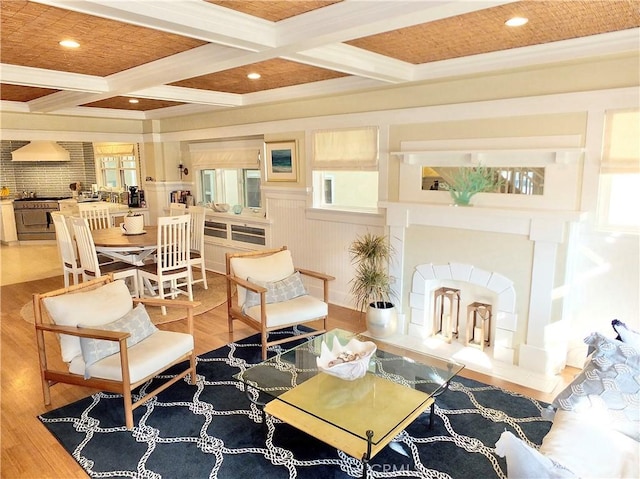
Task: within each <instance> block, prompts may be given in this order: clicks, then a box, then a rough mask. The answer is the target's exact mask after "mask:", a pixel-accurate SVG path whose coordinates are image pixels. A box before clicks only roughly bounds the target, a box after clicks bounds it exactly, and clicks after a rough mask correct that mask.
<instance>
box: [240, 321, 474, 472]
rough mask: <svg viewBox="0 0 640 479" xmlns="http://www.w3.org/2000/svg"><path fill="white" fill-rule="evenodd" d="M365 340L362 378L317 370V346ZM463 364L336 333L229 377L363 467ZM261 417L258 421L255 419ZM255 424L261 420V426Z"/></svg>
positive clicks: (265, 405) (264, 408) (430, 404)
mask: <svg viewBox="0 0 640 479" xmlns="http://www.w3.org/2000/svg"><path fill="white" fill-rule="evenodd" d="M354 337H355V338H356V339H358V340H361V341H372V342H374V343H375V344H376V346H377V350H376V352H375V353H374V355H373V356H372V357H371V360H370V362H369V368H368V371H367V373H366V374H365V376H364V377H362V378H360V379H356V380H353V381H347V380H344V379H340V378H337V377H334V376H331V375H329V374H326V373H324V372H322V371H320V370H319V369H318V367H317V365H316V358H317V357H318V356H320V351H321V345H322V342H323V341H324V342H326V343H327V345H328V346H329V348H331V346H332V344H333V341H335V340H337V341H339V342H340V344H341V345H343V346H344V345H346V344H347V343H348V342H349V340H350V339H352V338H354ZM463 368H464V366H463V365H462V364H459V363H456V362H454V361H448V360H445V359H441V358H437V357H434V356H429V355H426V354H422V353H418V352H415V351H411V350H407V349H403V348H400V347H397V346H394V345H391V344H388V343H384V342H382V341H380V340H376V339H373V338H369V337H366V336H362V335H358V334H355V333H351V332H348V331H343V330H340V329H334V330H332V331H329V332H327V333H325V334H322V335H319V336H316V337H315V338H313V339H311V340H309V341H307V342H304V343H302V344H300V345H298V346H296V347H294V348H292V349H290V350H288V351H285V352H283V353H281V354H278V355H277V356H274V357H272V358H270V359H268V360H266V361H263V362H261V363H259V364H257V365H255V366H253V367H250V368H248V369H247V370H246V371H244V372H242V373H239V374H237V375H236V376H235V378H236V379H239V380H240V381H242V382H243V383H244V384H245V386H247V388H246V391H247V396H248V397H249V399H250V400H251V401H252V402H253V403H255V404H257V405H259V406H260V407H261V408H262V411H263V414H265V413H266V414H269V415H271V416H273V417H276V418H278V419H280V420H281V421H283V422H285V423H287V424H289V425H291V426H293V427H295V428H297V429H299V430H301V431H304V432H306V433H307V434H309V435H311V436H313V437H315V438H317V439H319V440H321V441H323V442H325V443H327V444H329V445H331V446H333V447H335V448H337V449H340V450H341V451H344V452H345V453H347V454H349V455H350V456H352V457H355V458H356V459H360V460H362V461H363V477H366V476H367V463H368V461H369V460H370V459H371V458H373V457H374V456H375V455H376V454H377V453H378V452H379V451H381V450H382V449H383V448H384V447H385V446H386V445H387V444H388V443H389V442H391V440H393V438H394V437H395V436H396V435H397V434H398V433H399V432H400V431H402V430H403V429H404V428H406V427H407V426H408V425H409V424H411V423H412V422H413V421H414V420H415V419H416V418H417V417H418V416H419V415H420V414H422V413H423V412H424V411H426V410H427V409H429V408H430V409H431V416H430V420H429V427H431V425H432V424H433V416H434V407H435V399H436V397H437V396H439V395H440V394H442V393H443V392H444V391H445V390H446V389H447V387H448V386H449V381H451V379H452V378H454V377H455V376H456V375H457V374H458V373H459V372H460V371H461V370H462V369H463ZM263 420H264V417H263ZM263 424H265V422H264V421H263Z"/></svg>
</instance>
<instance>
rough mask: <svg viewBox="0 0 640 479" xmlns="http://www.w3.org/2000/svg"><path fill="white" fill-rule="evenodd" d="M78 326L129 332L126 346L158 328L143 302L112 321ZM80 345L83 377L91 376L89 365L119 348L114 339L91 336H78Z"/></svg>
mask: <svg viewBox="0 0 640 479" xmlns="http://www.w3.org/2000/svg"><path fill="white" fill-rule="evenodd" d="M78 327H79V328H83V327H89V328H95V329H104V330H107V331H122V332H127V333H130V334H131V336H129V337H128V338H127V346H128V347H131V346H133V345H134V344H138V343H139V342H140V341H142V340H143V339H145V338H147V337H149V336H151V335H152V334H153V333H155V332H156V331H158V328H156V327H155V325H154V324H153V323H152V322H151V318H150V317H149V313H147V310H146V309H145V307H144V305H143V304H139V305H138V306H136V307H135V308H134V309H132V310H131V311H129V312H128V313H127V314H125V315H124V316H123V317H122V318H120V319H118V320H116V321H113V322H112V323H107V324H101V325H99V326H83V325H81V324H79V325H78ZM80 347H81V349H82V357H83V359H84V363H85V370H84V371H85V372H84V377H85V379H88V378H90V377H91V376H90V375H89V372H88V371H89V366H91V365H92V364H94V363H96V362H97V361H100V360H101V359H103V358H106V357H107V356H111V355H112V354H115V353H117V352H118V351H119V350H120V345H119V343H118V342H116V341H106V340H104V339H93V338H80Z"/></svg>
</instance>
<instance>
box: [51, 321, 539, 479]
mask: <svg viewBox="0 0 640 479" xmlns="http://www.w3.org/2000/svg"><path fill="white" fill-rule="evenodd" d="M287 334H288V333H287ZM258 341H259V337H258V336H252V337H250V338H247V339H245V340H242V341H238V342H237V343H231V344H228V345H227V346H224V347H222V348H219V349H216V350H214V351H211V352H209V353H206V354H204V355H202V356H200V357H199V358H198V366H197V371H198V383H197V385H196V386H191V385H189V384H188V382H187V381H183V382H180V383H178V384H176V385H174V386H172V387H170V388H168V389H167V390H166V391H164V392H163V393H161V394H160V396H159V397H157V398H155V399H153V400H151V401H149V402H148V403H146V405H144V406H141V407H139V408H138V409H136V411H135V412H134V420H135V428H134V429H133V430H132V431H127V430H126V428H125V427H124V426H123V421H124V416H123V406H122V400H121V398H120V396H118V395H114V394H109V393H97V394H94V395H93V396H91V397H88V398H85V399H82V400H80V401H77V402H75V403H73V404H70V405H68V406H64V407H62V408H59V409H56V410H54V411H51V412H49V413H46V414H43V415H42V416H40V420H41V421H42V422H43V423H44V425H45V426H46V427H47V428H48V429H49V430H50V431H51V433H52V434H54V436H55V437H56V438H57V439H58V440H59V441H60V443H61V444H62V445H63V446H64V448H65V449H66V450H67V451H68V452H69V454H71V455H72V456H73V457H74V459H75V460H76V461H78V463H79V464H80V465H81V466H82V467H83V468H84V469H85V471H86V472H87V474H89V476H91V477H135V478H165V479H170V478H220V479H223V478H225V479H239V478H246V477H251V476H253V477H260V478H277V479H280V478H283V479H285V478H305V479H306V478H314V479H315V478H317V479H330V478H350V477H361V476H362V463H361V462H360V461H358V460H356V459H354V458H351V457H349V456H347V455H346V454H344V453H342V452H341V451H338V450H336V449H335V448H332V447H329V446H327V445H325V444H324V443H322V442H320V441H318V440H316V439H314V438H312V437H310V436H308V435H306V434H304V433H302V432H299V431H297V430H296V429H294V428H292V427H290V426H288V425H287V424H284V423H282V422H279V421H278V420H276V419H273V418H271V417H267V424H266V427H263V424H261V422H262V419H261V414H260V411H259V410H258V409H257V408H256V407H255V406H253V405H251V404H250V403H249V401H248V399H247V397H246V395H245V393H244V390H243V388H242V385H241V384H239V383H238V381H236V380H235V379H233V375H234V374H236V373H238V372H241V371H243V370H245V369H246V368H247V367H249V366H250V365H252V364H255V363H257V362H259V361H260V346H259V342H258ZM290 345H291V343H289V346H288V347H291V346H290ZM275 352H276V351H274V352H273V353H275ZM142 388H143V389H146V388H148V385H146V386H143V387H142ZM389 400H393V398H389ZM545 407H546V404H544V403H540V402H538V401H535V400H532V399H530V398H527V397H525V396H521V395H518V394H513V393H510V392H507V391H504V390H502V389H499V388H496V387H493V386H488V385H486V384H482V383H479V382H476V381H472V380H469V379H465V378H455V380H454V381H452V383H451V386H450V388H449V390H448V391H446V392H445V393H444V394H442V396H440V397H439V398H438V400H437V401H436V416H437V417H436V418H435V421H434V427H433V429H432V430H429V427H428V425H429V411H428V410H427V412H425V413H423V414H422V415H421V416H420V417H419V418H418V419H417V420H416V421H415V422H414V423H413V424H411V426H409V427H408V428H407V429H405V430H404V431H403V432H401V433H400V434H399V435H398V436H397V437H396V438H395V440H394V442H392V443H391V444H390V445H389V446H387V447H386V448H385V449H384V450H382V451H381V452H380V453H379V454H378V455H377V456H376V457H375V458H374V459H373V460H372V461H371V462H370V463H369V468H370V469H369V477H375V478H383V477H385V478H395V477H419V478H438V479H443V478H449V477H450V478H474V479H476V478H492V477H499V478H505V479H506V464H505V462H504V459H502V458H499V457H498V456H497V455H496V454H495V451H494V445H495V443H496V441H497V440H498V438H499V437H500V434H501V433H502V432H503V431H504V430H508V431H512V432H513V433H514V434H515V435H516V436H518V437H520V438H521V439H523V440H524V441H525V442H528V443H529V444H530V445H534V446H535V445H539V444H540V443H541V442H542V438H543V437H544V435H545V434H546V433H547V432H548V431H549V428H550V426H551V423H550V422H548V421H546V420H544V419H542V417H541V411H542V409H543V408H545Z"/></svg>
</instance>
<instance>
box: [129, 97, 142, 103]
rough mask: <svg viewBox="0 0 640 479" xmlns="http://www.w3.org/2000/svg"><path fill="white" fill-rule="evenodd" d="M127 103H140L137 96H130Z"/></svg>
mask: <svg viewBox="0 0 640 479" xmlns="http://www.w3.org/2000/svg"><path fill="white" fill-rule="evenodd" d="M129 103H140V100H138V99H137V98H130V99H129Z"/></svg>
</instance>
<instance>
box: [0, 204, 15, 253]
mask: <svg viewBox="0 0 640 479" xmlns="http://www.w3.org/2000/svg"><path fill="white" fill-rule="evenodd" d="M0 224H1V226H2V229H0V242H2V244H7V245H10V244H18V232H17V230H16V217H15V215H14V214H13V200H2V201H0Z"/></svg>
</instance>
